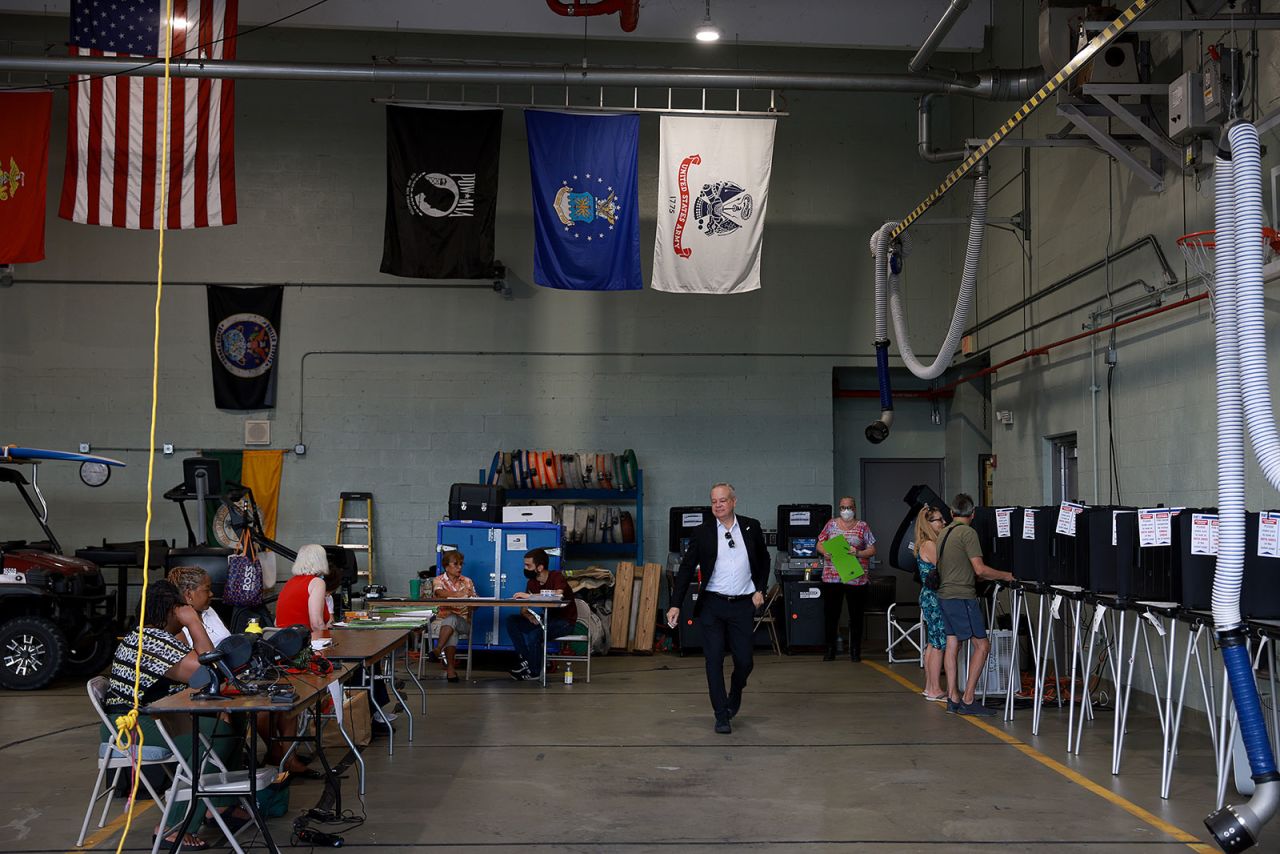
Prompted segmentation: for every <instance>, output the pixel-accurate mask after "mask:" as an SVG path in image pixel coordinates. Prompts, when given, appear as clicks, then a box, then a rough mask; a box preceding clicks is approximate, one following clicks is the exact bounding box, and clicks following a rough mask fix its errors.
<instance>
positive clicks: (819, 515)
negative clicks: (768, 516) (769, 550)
mask: <svg viewBox="0 0 1280 854" xmlns="http://www.w3.org/2000/svg"><path fill="white" fill-rule="evenodd" d="M792 513H808V514H809V523H808V524H807V525H792V524H791V514H792ZM831 517H832V513H831V505H830V504H779V505H778V551H780V552H789V551H791V540H792V538H793V537H807V538H810V539H817V537H818V534H821V533H822V528H823V526H824V525H826V524H827V522H829V521H830V520H831Z"/></svg>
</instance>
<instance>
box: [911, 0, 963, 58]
mask: <svg viewBox="0 0 1280 854" xmlns="http://www.w3.org/2000/svg"><path fill="white" fill-rule="evenodd" d="M968 8H969V0H951V5H950V6H948V7H947V9H946V11H945V12H943V13H942V17H941V18H939V19H938V23H937V25H936V26H935V27H934V28H933V32H931V33H929V36H928V38H926V39H925V40H924V44H922V45H920V49H919V50H918V51H916V55H915V56H913V57H911V61H910V62H908V63H907V69H908V70H910V71H911V73H912V74H921V73H923V72H924V70H925V69H926V68H928V67H929V59H930V57H932V56H933V54H934V51H936V50H937V49H938V47H939V46H940V45H941V44H942V40H943V39H945V38H946V37H947V33H949V32H951V28H952V27H954V26H955V24H956V21H958V20H960V16H961V15H963V14H964V10H965V9H968Z"/></svg>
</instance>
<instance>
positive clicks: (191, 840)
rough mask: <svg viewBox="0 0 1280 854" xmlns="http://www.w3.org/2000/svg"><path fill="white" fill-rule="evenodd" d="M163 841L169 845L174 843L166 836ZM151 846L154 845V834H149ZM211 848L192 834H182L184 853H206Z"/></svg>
mask: <svg viewBox="0 0 1280 854" xmlns="http://www.w3.org/2000/svg"><path fill="white" fill-rule="evenodd" d="M175 833H176V831H175ZM171 835H172V834H171ZM164 841H165V842H166V843H168V844H169V845H172V844H173V843H174V840H172V839H170V838H169V837H168V836H166V837H165V838H164ZM151 844H152V845H155V844H156V834H154V833H153V834H151ZM212 847H213V846H212V845H210V844H209V843H208V842H206V841H204V840H203V839H201V838H200V837H199V836H196V835H195V834H194V833H184V834H183V835H182V848H183V850H184V851H208V850H209V849H210V848H212Z"/></svg>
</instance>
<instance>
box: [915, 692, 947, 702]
mask: <svg viewBox="0 0 1280 854" xmlns="http://www.w3.org/2000/svg"><path fill="white" fill-rule="evenodd" d="M921 696H922V697H924V698H925V699H926V700H928V701H929V702H931V703H941V702H942V701H944V700H946V699H947V695H946V694H938V695H937V696H933V695H931V694H925V693H924V692H921Z"/></svg>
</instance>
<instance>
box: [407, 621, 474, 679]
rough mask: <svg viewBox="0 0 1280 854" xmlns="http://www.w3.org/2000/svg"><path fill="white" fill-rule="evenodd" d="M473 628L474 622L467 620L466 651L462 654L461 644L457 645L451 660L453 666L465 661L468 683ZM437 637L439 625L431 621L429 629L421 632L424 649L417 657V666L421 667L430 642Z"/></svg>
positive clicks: (420, 671)
mask: <svg viewBox="0 0 1280 854" xmlns="http://www.w3.org/2000/svg"><path fill="white" fill-rule="evenodd" d="M475 628H476V625H475V620H473V619H469V620H467V651H466V652H463V651H462V644H461V643H459V644H458V645H457V646H456V647H454V653H453V660H454V663H455V664H456V663H457V662H459V661H465V662H466V663H467V676H466V681H468V682H470V681H471V639H472V638H474V637H475ZM439 637H440V624H439V623H438V622H437V621H435V620H432V621H431V627H430V628H429V629H427V631H425V632H423V644H424V647H425V648H424V649H423V651H422V654H421V655H419V657H418V663H419V665H421V663H422V659H424V658H426V652H427V650H428V649H430V647H431V641H432V640H434V639H439ZM459 640H461V638H459ZM418 675H419V676H421V675H422V670H421V668H419V670H418Z"/></svg>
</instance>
